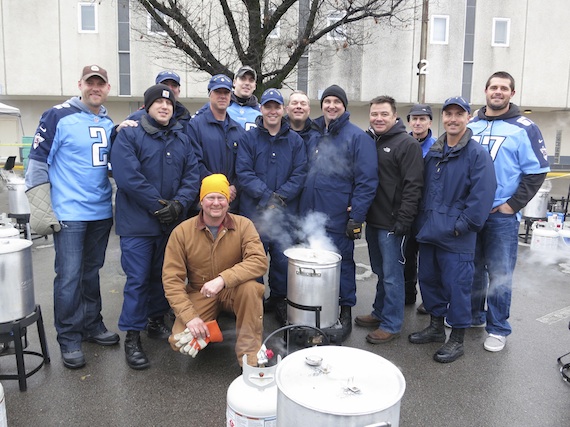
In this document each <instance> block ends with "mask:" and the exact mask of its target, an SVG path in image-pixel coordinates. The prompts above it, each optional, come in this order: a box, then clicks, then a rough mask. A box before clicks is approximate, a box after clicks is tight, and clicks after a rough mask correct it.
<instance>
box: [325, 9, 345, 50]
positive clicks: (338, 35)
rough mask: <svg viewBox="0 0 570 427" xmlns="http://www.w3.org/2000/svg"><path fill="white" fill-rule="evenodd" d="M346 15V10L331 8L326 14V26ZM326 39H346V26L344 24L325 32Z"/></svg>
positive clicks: (337, 40)
mask: <svg viewBox="0 0 570 427" xmlns="http://www.w3.org/2000/svg"><path fill="white" fill-rule="evenodd" d="M345 16H346V11H344V10H332V11H330V12H329V13H328V14H327V27H328V26H330V25H332V24H334V23H335V22H338V21H340V20H341V19H342V18H344V17H345ZM327 40H330V41H336V42H339V41H341V42H342V41H346V40H348V28H347V27H346V26H345V25H341V26H340V27H337V28H336V29H335V30H333V31H329V32H328V33H327Z"/></svg>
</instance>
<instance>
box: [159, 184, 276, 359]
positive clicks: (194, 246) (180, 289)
mask: <svg viewBox="0 0 570 427" xmlns="http://www.w3.org/2000/svg"><path fill="white" fill-rule="evenodd" d="M229 198H230V190H229V183H228V180H227V178H226V177H225V176H224V175H222V174H213V175H210V176H207V177H206V178H204V179H203V180H202V187H201V189H200V205H201V210H200V214H199V215H197V216H195V217H193V218H191V219H189V220H186V221H184V222H183V223H182V224H180V225H179V226H178V227H176V228H175V229H174V231H173V232H172V234H171V236H170V239H169V240H168V244H167V246H166V253H165V256H164V266H163V269H162V282H163V285H164V292H165V295H166V298H167V299H168V302H169V303H170V306H171V307H172V309H173V311H174V314H175V315H176V320H175V322H174V326H173V327H172V335H171V336H170V337H169V338H168V341H169V342H170V345H171V346H172V348H173V349H174V350H176V351H181V352H182V353H184V354H188V355H190V356H193V357H195V356H196V354H197V352H198V351H199V350H201V349H202V348H204V347H205V346H206V345H207V344H208V342H210V341H211V342H215V341H216V340H217V341H220V340H221V333H220V332H219V328H218V326H217V322H216V323H209V322H210V321H212V320H215V319H216V318H217V317H218V315H219V314H220V312H221V311H222V310H223V311H229V312H232V313H234V314H235V316H236V332H237V340H236V346H235V351H236V356H237V359H238V363H239V364H240V365H241V364H242V358H243V355H247V363H248V364H249V365H251V366H257V352H258V351H259V349H260V347H261V343H262V333H263V294H264V290H265V288H264V286H263V285H262V284H260V283H259V282H257V281H256V279H257V278H258V277H261V276H263V275H264V274H265V272H266V270H267V265H268V262H267V256H266V255H265V250H264V249H263V244H262V243H261V240H260V238H259V234H258V233H257V230H256V229H255V227H254V225H253V223H252V222H251V221H250V220H249V219H247V218H245V217H242V216H239V215H234V214H230V213H228V208H229Z"/></svg>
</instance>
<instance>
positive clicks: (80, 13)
mask: <svg viewBox="0 0 570 427" xmlns="http://www.w3.org/2000/svg"><path fill="white" fill-rule="evenodd" d="M77 5H78V9H77V19H78V24H77V31H78V32H79V33H88V34H89V33H90V34H94V33H98V32H99V26H98V10H97V3H93V2H89V3H88V2H79V3H77ZM86 8H92V9H93V21H94V22H93V26H94V29H92V30H86V29H84V28H83V11H84V10H85V9H86Z"/></svg>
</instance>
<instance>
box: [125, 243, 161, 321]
mask: <svg viewBox="0 0 570 427" xmlns="http://www.w3.org/2000/svg"><path fill="white" fill-rule="evenodd" d="M168 237H169V236H168V235H162V236H141V237H128V236H121V266H122V267H123V271H124V272H125V274H126V275H127V281H126V283H125V288H124V290H123V309H122V311H121V316H120V317H119V329H120V330H121V331H142V330H144V329H145V327H146V325H147V323H148V319H149V318H151V319H152V318H155V317H161V316H164V315H165V314H166V313H167V312H168V309H169V308H170V306H169V305H168V301H167V300H166V297H165V296H164V287H163V286H162V264H163V263H164V250H165V248H166V243H167V242H168Z"/></svg>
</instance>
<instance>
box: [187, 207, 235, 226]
mask: <svg viewBox="0 0 570 427" xmlns="http://www.w3.org/2000/svg"><path fill="white" fill-rule="evenodd" d="M222 226H223V227H225V228H227V229H228V230H235V229H236V225H235V221H234V219H233V218H232V215H231V214H230V213H226V217H225V218H224V220H223V221H222V224H221V225H220V227H222ZM206 227H207V225H206V223H205V222H204V212H202V210H201V209H200V213H199V214H198V219H197V221H196V228H197V229H198V230H203V229H205V228H206Z"/></svg>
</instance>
